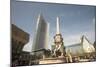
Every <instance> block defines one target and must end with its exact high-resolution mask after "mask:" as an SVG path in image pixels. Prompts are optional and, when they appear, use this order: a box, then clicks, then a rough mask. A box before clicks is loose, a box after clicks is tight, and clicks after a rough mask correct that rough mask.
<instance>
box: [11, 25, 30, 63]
mask: <svg viewBox="0 0 100 67" xmlns="http://www.w3.org/2000/svg"><path fill="white" fill-rule="evenodd" d="M28 42H29V34H28V33H26V32H25V31H23V30H22V29H20V28H18V27H17V26H16V25H14V24H11V51H12V53H11V54H12V55H11V61H12V64H13V63H14V64H16V65H19V62H18V60H20V56H21V53H22V49H23V47H24V45H25V44H27V43H28Z"/></svg>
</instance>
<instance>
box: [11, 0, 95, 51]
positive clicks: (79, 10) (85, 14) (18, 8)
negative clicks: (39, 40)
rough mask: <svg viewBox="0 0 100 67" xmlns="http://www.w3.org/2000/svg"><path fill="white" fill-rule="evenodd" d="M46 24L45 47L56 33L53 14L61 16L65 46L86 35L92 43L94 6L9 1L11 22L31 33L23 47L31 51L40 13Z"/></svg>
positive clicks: (51, 43) (93, 39) (49, 46)
mask: <svg viewBox="0 0 100 67" xmlns="http://www.w3.org/2000/svg"><path fill="white" fill-rule="evenodd" d="M40 13H41V14H42V15H43V17H44V19H45V21H46V22H48V23H49V43H48V48H49V49H51V45H53V37H54V36H55V34H56V17H57V16H59V18H60V32H61V34H62V37H63V39H64V45H65V46H69V45H71V44H75V43H79V42H80V38H81V36H82V35H85V36H86V37H87V38H88V40H89V41H90V42H91V43H94V41H95V23H96V7H95V6H87V5H84V6H83V5H72V4H54V3H41V2H20V1H14V0H12V1H11V23H13V24H15V25H16V26H18V27H19V28H21V29H22V30H24V31H25V32H27V33H29V34H30V39H29V42H28V43H27V44H26V45H25V47H24V48H23V50H25V51H31V49H32V45H33V40H34V36H35V31H36V22H37V17H38V15H39V14H40Z"/></svg>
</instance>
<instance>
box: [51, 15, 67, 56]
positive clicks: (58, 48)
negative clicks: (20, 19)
mask: <svg viewBox="0 0 100 67" xmlns="http://www.w3.org/2000/svg"><path fill="white" fill-rule="evenodd" d="M56 25H57V26H56V35H55V36H54V44H55V45H54V50H53V55H54V56H56V57H58V56H65V54H66V53H65V47H64V42H63V37H62V35H61V33H60V19H59V17H57V22H56Z"/></svg>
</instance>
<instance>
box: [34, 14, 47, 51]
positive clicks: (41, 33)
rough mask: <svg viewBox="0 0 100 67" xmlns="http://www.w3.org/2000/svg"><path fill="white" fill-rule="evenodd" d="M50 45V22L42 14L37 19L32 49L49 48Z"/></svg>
mask: <svg viewBox="0 0 100 67" xmlns="http://www.w3.org/2000/svg"><path fill="white" fill-rule="evenodd" d="M47 45H48V23H47V22H46V21H45V20H44V18H43V16H42V15H41V14H40V15H39V16H38V19H37V27H36V34H35V38H34V41H33V47H32V51H33V52H34V51H37V50H40V49H47Z"/></svg>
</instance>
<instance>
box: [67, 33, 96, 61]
mask: <svg viewBox="0 0 100 67" xmlns="http://www.w3.org/2000/svg"><path fill="white" fill-rule="evenodd" d="M69 53H70V55H71V56H72V58H74V57H79V58H80V59H90V60H95V57H96V56H95V48H94V46H93V44H91V43H90V41H89V40H88V39H87V38H86V37H85V36H84V35H83V36H82V38H81V42H80V43H76V44H72V45H70V46H66V55H68V54H69ZM91 58H92V59H91Z"/></svg>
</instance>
